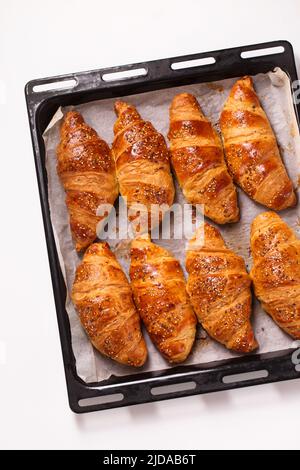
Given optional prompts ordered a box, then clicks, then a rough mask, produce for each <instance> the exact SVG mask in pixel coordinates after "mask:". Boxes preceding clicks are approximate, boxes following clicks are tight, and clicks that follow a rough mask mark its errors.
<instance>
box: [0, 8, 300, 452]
mask: <svg viewBox="0 0 300 470" xmlns="http://www.w3.org/2000/svg"><path fill="white" fill-rule="evenodd" d="M299 26H300V2H299V0H285V1H284V2H283V1H282V0H263V1H262V0H252V1H251V2H248V3H245V2H241V1H233V0H231V1H229V0H227V1H221V0H218V1H217V0H214V1H213V2H207V1H196V0H195V1H189V0H185V1H177V0H172V1H162V0H160V1H154V0H152V1H151V2H142V1H141V0H139V1H129V0H127V1H113V2H108V1H105V2H101V1H99V0H94V1H91V0H85V1H84V2H83V1H82V0H81V1H78V0H67V1H66V0H64V1H62V0H59V1H57V0H52V1H47V2H41V1H38V0H27V1H21V0H20V1H16V0H9V1H8V0H1V1H0V131H1V142H2V144H1V157H0V161H1V163H0V168H1V173H0V175H1V176H0V178H1V184H0V201H1V231H0V237H1V248H2V250H1V258H0V276H1V279H0V286H1V303H0V305H1V307H0V310H1V315H0V377H1V379H0V380H1V393H0V396H1V400H0V446H1V448H86V449H118V448H123V449H132V448H148V449H162V448H169V449H180V448H183V449H184V448H187V449H188V448H190V449H197V448H198V449H205V448H207V449H210V448H275V449H277V448H298V449H299V442H300V438H299V419H300V397H299V387H300V381H299V380H294V381H290V382H283V383H276V384H271V385H264V386H257V387H252V388H244V389H241V390H234V391H228V392H220V393H213V394H210V395H202V396H195V397H190V398H183V399H176V400H168V401H164V402H160V403H155V404H146V405H139V406H133V407H129V408H122V409H115V410H108V411H103V412H96V413H91V414H87V415H81V416H77V415H75V414H73V413H72V412H71V411H70V409H69V407H68V402H67V392H66V384H65V377H64V370H63V363H62V356H61V349H60V341H59V335H58V328H57V322H56V314H55V307H54V301H53V294H52V285H51V279H50V272H49V265H48V258H47V252H46V243H45V236H44V228H43V223H42V216H41V210H40V202H39V195H38V188H37V182H36V175H35V168H34V161H33V153H32V146H31V140H30V135H29V128H28V121H27V114H26V108H25V99H24V85H25V83H26V82H27V81H28V80H30V79H33V78H39V77H43V76H48V75H56V74H63V73H68V72H72V71H81V70H89V69H95V68H99V67H105V66H113V65H119V64H126V63H131V62H138V61H142V60H150V59H157V58H164V57H170V56H176V55H183V54H189V53H195V52H201V51H209V50H214V49H220V48H226V47H232V46H238V45H243V44H253V43H258V42H263V41H270V40H276V39H287V40H289V41H290V42H291V43H292V44H293V46H294V49H295V54H296V58H297V64H298V71H299V72H300V69H299V60H300V32H299Z"/></svg>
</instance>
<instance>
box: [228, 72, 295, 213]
mask: <svg viewBox="0 0 300 470" xmlns="http://www.w3.org/2000/svg"><path fill="white" fill-rule="evenodd" d="M220 125H221V131H222V135H223V140H224V146H225V156H226V160H227V164H228V168H229V171H230V173H231V174H232V176H233V178H234V181H235V182H236V183H237V184H238V185H239V186H240V187H241V188H242V189H243V190H244V191H245V192H246V193H247V194H248V195H249V196H250V197H251V198H252V199H254V201H257V202H259V203H260V204H263V205H264V206H267V207H269V208H270V209H274V210H282V209H285V208H287V207H290V206H293V205H295V204H296V196H295V193H294V191H293V185H292V182H291V180H290V179H289V177H288V175H287V172H286V170H285V167H284V165H283V162H282V160H281V157H280V153H279V149H278V145H277V142H276V137H275V135H274V133H273V131H272V128H271V126H270V123H269V121H268V118H267V116H266V114H265V112H264V110H263V109H262V107H261V105H260V102H259V99H258V97H257V95H256V93H255V90H254V88H253V82H252V79H251V78H250V77H243V78H241V79H240V80H238V81H237V82H236V83H235V85H234V86H233V88H232V89H231V92H230V95H229V97H228V99H227V101H226V103H225V105H224V108H223V111H222V113H221V118H220Z"/></svg>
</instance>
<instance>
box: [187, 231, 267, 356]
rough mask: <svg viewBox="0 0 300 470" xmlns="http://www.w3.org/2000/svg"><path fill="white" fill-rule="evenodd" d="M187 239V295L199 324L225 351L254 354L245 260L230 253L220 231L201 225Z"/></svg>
mask: <svg viewBox="0 0 300 470" xmlns="http://www.w3.org/2000/svg"><path fill="white" fill-rule="evenodd" d="M202 229H203V227H200V228H199V229H198V231H197V232H196V234H195V235H194V237H193V238H192V239H191V240H190V242H189V246H188V250H187V255H186V269H187V272H188V274H189V277H188V282H187V292H188V294H189V296H190V299H191V302H192V305H193V307H194V310H195V312H196V314H197V317H198V320H199V322H200V323H201V324H202V326H203V328H204V329H205V330H206V331H207V332H208V334H209V335H210V336H211V337H212V338H214V339H215V340H217V341H219V342H220V343H222V344H224V345H225V346H226V347H227V348H228V349H232V350H234V351H237V352H240V353H242V352H243V353H246V352H250V351H253V350H254V349H256V348H257V346H258V344H257V342H256V340H255V338H254V334H253V330H252V327H251V323H250V316H251V291H250V284H251V281H250V277H249V275H248V273H247V271H246V268H245V263H244V260H243V259H242V258H241V257H240V256H238V255H236V254H235V253H234V252H233V251H231V250H229V249H228V248H227V247H226V245H225V243H224V240H223V238H222V237H221V234H220V232H219V231H218V230H217V229H216V228H214V227H212V226H211V225H209V224H207V223H205V224H204V238H203V239H202V237H200V230H202Z"/></svg>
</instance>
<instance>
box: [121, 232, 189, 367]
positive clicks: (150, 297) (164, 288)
mask: <svg viewBox="0 0 300 470" xmlns="http://www.w3.org/2000/svg"><path fill="white" fill-rule="evenodd" d="M130 278H131V286H132V290H133V296H134V300H135V304H136V306H137V308H138V311H139V313H140V316H141V318H142V320H143V322H144V324H145V326H146V329H147V331H148V333H149V335H150V337H151V339H152V341H153V343H154V344H155V345H156V347H157V348H158V349H159V351H160V352H161V353H162V354H163V356H164V357H165V358H166V359H167V360H168V361H169V362H173V363H178V362H182V361H184V360H185V359H186V358H187V356H188V355H189V353H190V351H191V348H192V346H193V343H194V340H195V334H196V317H195V314H194V312H193V309H192V307H191V305H190V302H189V299H188V296H187V294H186V290H185V280H184V276H183V272H182V269H181V267H180V264H179V262H178V261H177V260H176V259H175V258H173V256H172V255H171V254H170V253H169V252H168V251H167V250H165V249H164V248H161V247H160V246H157V245H155V244H154V243H152V242H151V240H150V237H149V235H143V236H142V237H139V238H136V239H134V240H133V241H132V245H131V265H130Z"/></svg>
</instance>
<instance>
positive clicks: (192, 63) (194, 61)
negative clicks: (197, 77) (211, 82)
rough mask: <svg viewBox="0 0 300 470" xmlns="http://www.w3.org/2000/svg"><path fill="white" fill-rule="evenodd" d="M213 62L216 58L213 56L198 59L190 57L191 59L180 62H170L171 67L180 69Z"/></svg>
mask: <svg viewBox="0 0 300 470" xmlns="http://www.w3.org/2000/svg"><path fill="white" fill-rule="evenodd" d="M215 63H216V59H215V58H214V57H213V56H210V57H202V58H200V59H191V60H183V61H180V62H172V63H171V69H172V70H182V69H189V68H193V67H203V66H204V65H212V64H215Z"/></svg>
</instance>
